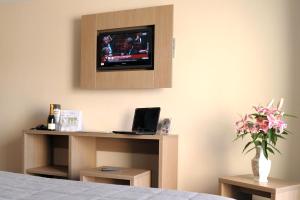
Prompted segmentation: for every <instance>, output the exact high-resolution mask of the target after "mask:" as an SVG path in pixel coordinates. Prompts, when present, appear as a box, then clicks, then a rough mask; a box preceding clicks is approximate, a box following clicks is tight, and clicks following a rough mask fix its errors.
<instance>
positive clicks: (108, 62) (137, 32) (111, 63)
mask: <svg viewBox="0 0 300 200" xmlns="http://www.w3.org/2000/svg"><path fill="white" fill-rule="evenodd" d="M153 54H154V26H144V27H134V28H126V29H115V30H106V31H98V35H97V71H107V70H126V69H131V70H132V69H146V70H153V69H154V64H153V61H154V58H153Z"/></svg>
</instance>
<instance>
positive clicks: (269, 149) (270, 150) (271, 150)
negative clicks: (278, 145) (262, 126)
mask: <svg viewBox="0 0 300 200" xmlns="http://www.w3.org/2000/svg"><path fill="white" fill-rule="evenodd" d="M267 150H268V151H269V152H271V153H272V154H275V153H274V151H273V149H271V148H270V147H267Z"/></svg>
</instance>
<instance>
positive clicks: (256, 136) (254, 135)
mask: <svg viewBox="0 0 300 200" xmlns="http://www.w3.org/2000/svg"><path fill="white" fill-rule="evenodd" d="M258 136H259V134H253V135H252V140H253V142H254V141H256V140H257V138H258Z"/></svg>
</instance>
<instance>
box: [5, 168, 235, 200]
mask: <svg viewBox="0 0 300 200" xmlns="http://www.w3.org/2000/svg"><path fill="white" fill-rule="evenodd" d="M4 199H5V200H10V199H14V200H121V199H122V200H230V199H229V198H225V197H220V196H215V195H209V194H200V193H193V192H181V191H175V190H163V189H157V188H138V187H131V186H122V185H110V184H99V183H83V182H79V181H70V180H59V179H50V178H42V177H36V176H29V175H23V174H16V173H10V172H1V171H0V200H4Z"/></svg>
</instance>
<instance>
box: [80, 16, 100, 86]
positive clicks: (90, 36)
mask: <svg viewBox="0 0 300 200" xmlns="http://www.w3.org/2000/svg"><path fill="white" fill-rule="evenodd" d="M95 30H96V16H95V15H85V16H82V18H81V67H80V86H81V87H82V88H88V89H93V88H95V86H96V70H95V68H94V66H96V44H97V32H96V31H95Z"/></svg>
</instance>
